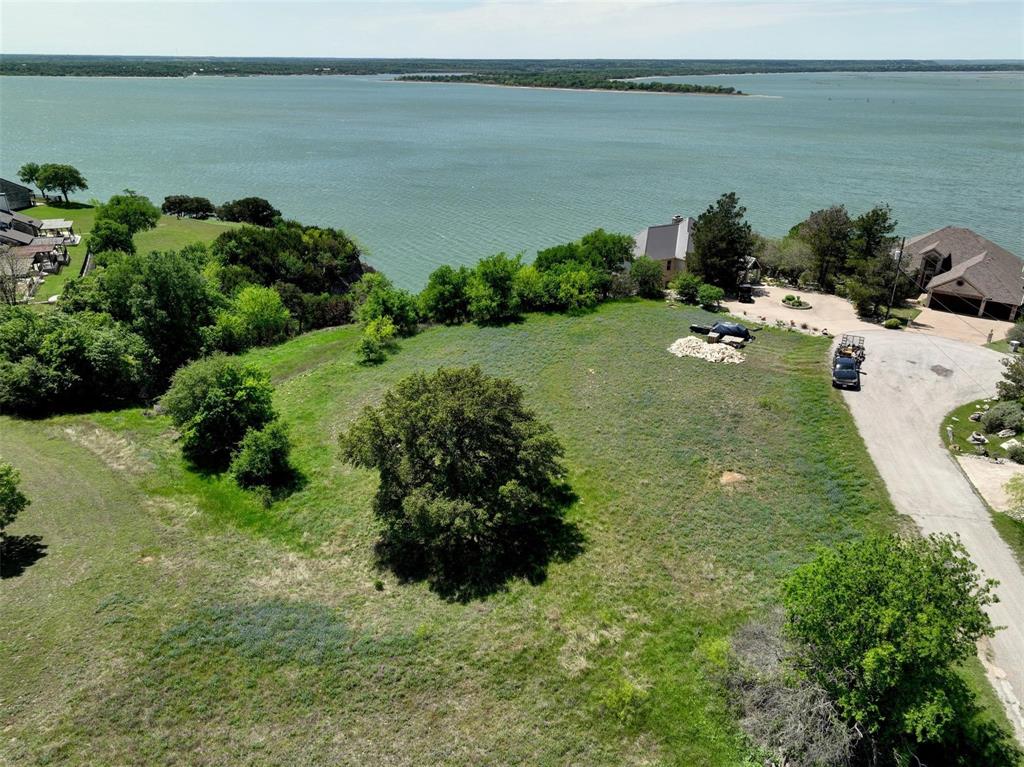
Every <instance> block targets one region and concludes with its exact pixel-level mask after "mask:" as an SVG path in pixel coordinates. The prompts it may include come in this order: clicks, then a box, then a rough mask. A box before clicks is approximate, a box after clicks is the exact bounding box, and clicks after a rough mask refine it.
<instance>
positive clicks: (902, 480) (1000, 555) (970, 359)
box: [844, 330, 1024, 742]
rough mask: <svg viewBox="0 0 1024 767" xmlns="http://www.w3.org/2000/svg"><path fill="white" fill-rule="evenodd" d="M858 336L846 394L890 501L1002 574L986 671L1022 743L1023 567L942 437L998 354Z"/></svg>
mask: <svg viewBox="0 0 1024 767" xmlns="http://www.w3.org/2000/svg"><path fill="white" fill-rule="evenodd" d="M857 332H862V331H857ZM863 335H864V336H865V346H866V348H867V359H866V360H865V363H864V372H865V375H864V377H863V385H862V389H861V391H858V392H844V396H845V397H846V401H847V403H848V404H849V406H850V410H851V411H852V413H853V416H854V419H855V420H856V422H857V427H858V429H859V430H860V433H861V435H862V436H863V437H864V441H865V442H866V443H867V447H868V452H869V453H870V454H871V457H872V458H873V459H874V462H875V465H876V466H878V470H879V472H880V473H881V475H882V478H883V479H884V480H885V482H886V485H888V488H889V493H890V495H891V497H892V500H893V502H894V503H895V504H896V508H897V509H898V510H899V511H900V512H902V513H903V514H907V515H909V516H910V517H912V518H913V519H914V521H915V522H917V524H918V526H919V527H920V528H921V530H922V531H923V532H924V533H926V534H930V533H955V534H957V535H959V536H960V539H961V540H962V541H963V543H964V546H966V547H967V550H968V551H969V552H970V555H971V558H972V559H973V560H974V561H975V563H976V564H977V565H978V566H979V567H980V568H981V570H982V571H983V572H984V574H985V575H986V576H988V577H990V578H995V579H997V580H998V581H999V584H1000V585H999V587H998V589H997V592H998V594H999V598H1000V602H999V603H998V604H995V605H992V607H991V608H990V611H989V612H990V615H991V616H992V621H993V623H994V624H995V625H996V626H998V627H1002V628H1000V629H999V630H998V631H997V633H996V636H995V637H994V638H993V639H992V640H991V645H990V647H989V648H988V650H989V651H988V652H987V653H985V654H986V655H988V658H987V659H985V660H986V669H987V671H988V674H989V678H990V679H991V680H992V683H993V685H994V686H995V688H996V691H997V693H998V694H999V695H1000V697H1001V698H1002V699H1003V703H1004V704H1005V705H1006V709H1007V713H1008V715H1009V717H1010V719H1011V721H1012V722H1013V723H1014V726H1015V728H1016V730H1017V737H1018V739H1019V740H1021V742H1024V711H1022V707H1021V701H1024V573H1022V572H1021V568H1020V566H1019V564H1018V563H1017V560H1016V559H1015V558H1014V555H1013V553H1012V551H1011V550H1010V548H1009V547H1008V546H1007V545H1006V543H1005V542H1004V541H1003V539H1002V538H1001V537H1000V536H999V533H997V532H996V530H995V528H994V527H993V526H992V523H991V520H990V518H989V512H988V510H987V509H986V507H985V505H984V504H983V503H982V501H981V500H980V499H979V498H978V496H977V495H975V493H974V490H973V488H972V487H971V485H970V484H969V483H968V481H967V480H966V479H965V478H964V475H963V474H962V473H961V471H960V469H959V467H958V466H957V465H956V463H955V461H954V460H953V458H952V457H951V456H950V455H949V453H948V452H947V451H946V450H945V448H944V447H943V446H942V444H941V441H940V438H939V428H940V425H941V422H942V418H943V416H944V415H945V414H946V413H948V412H949V411H950V410H952V409H953V408H954V407H956V406H958V405H961V404H963V403H964V402H967V401H969V400H971V399H980V398H983V397H990V396H992V395H993V394H994V393H995V384H996V382H997V381H998V380H999V379H1000V377H1001V375H1002V366H1001V365H1000V358H1001V355H999V354H997V353H996V352H993V351H991V350H989V349H985V348H984V347H980V346H976V345H971V344H967V343H963V342H961V341H955V340H952V339H948V338H939V337H932V336H925V335H922V334H919V333H906V332H899V331H891V330H873V331H867V332H863Z"/></svg>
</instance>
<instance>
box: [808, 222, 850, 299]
mask: <svg viewBox="0 0 1024 767" xmlns="http://www.w3.org/2000/svg"><path fill="white" fill-rule="evenodd" d="M797 231H798V233H799V237H800V239H802V240H803V241H804V242H806V243H807V244H808V245H809V246H810V248H811V253H812V255H813V257H814V261H813V268H814V275H815V280H816V281H817V283H818V286H819V287H821V288H822V289H823V290H832V289H833V288H834V287H835V282H836V277H837V276H838V275H840V274H843V273H844V272H845V270H846V259H847V257H848V256H849V253H850V243H851V241H852V239H853V222H852V221H851V220H850V214H849V213H847V212H846V208H845V207H843V206H842V205H833V206H832V207H831V208H824V209H822V210H816V211H814V212H813V213H811V215H809V216H808V217H807V220H806V221H804V222H803V223H802V224H800V225H799V228H798V230H797Z"/></svg>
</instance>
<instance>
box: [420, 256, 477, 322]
mask: <svg viewBox="0 0 1024 767" xmlns="http://www.w3.org/2000/svg"><path fill="white" fill-rule="evenodd" d="M469 275H470V270H469V269H467V268H466V267H464V266H460V267H459V268H458V269H457V270H456V269H453V268H452V267H450V266H447V265H445V266H442V267H439V268H438V269H435V270H434V271H433V272H431V273H430V277H429V278H428V279H427V286H426V287H425V288H424V289H423V292H422V293H420V311H421V312H422V313H423V316H424V317H426V318H427V319H429V320H430V321H431V322H442V323H444V324H445V325H457V324H459V323H460V322H465V321H466V320H467V319H469V297H468V296H467V295H466V287H467V285H468V283H469Z"/></svg>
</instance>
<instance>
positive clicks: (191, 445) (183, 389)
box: [161, 354, 276, 470]
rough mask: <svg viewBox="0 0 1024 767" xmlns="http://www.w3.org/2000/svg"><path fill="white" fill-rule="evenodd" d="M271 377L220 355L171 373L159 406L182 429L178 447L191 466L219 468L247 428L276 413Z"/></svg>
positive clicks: (263, 421)
mask: <svg viewBox="0 0 1024 767" xmlns="http://www.w3.org/2000/svg"><path fill="white" fill-rule="evenodd" d="M272 397H273V388H272V387H271V385H270V377H269V376H268V375H267V374H266V373H264V372H263V371H261V370H260V369H259V368H257V367H255V366H254V365H250V364H245V363H242V362H240V361H239V360H237V359H234V358H231V357H226V356H224V355H220V354H218V355H214V356H212V357H207V358H206V359H202V360H198V361H196V362H193V363H192V364H191V365H187V366H185V367H183V368H181V369H180V370H179V371H178V372H177V373H175V374H174V378H173V379H172V381H171V387H170V389H168V390H167V393H166V394H164V396H163V398H162V399H161V404H162V405H163V407H164V408H165V409H166V410H167V412H168V414H169V415H170V416H171V420H173V421H174V425H175V426H177V427H178V430H179V431H180V432H181V449H182V453H183V454H184V455H185V457H186V458H187V459H188V460H189V461H191V462H192V463H193V464H194V465H196V466H198V467H200V468H204V469H213V470H220V469H224V468H226V467H227V465H228V463H229V462H230V460H231V454H232V453H233V452H234V451H235V449H236V447H237V446H238V443H239V442H241V441H242V438H243V437H244V436H245V434H246V432H247V431H249V429H260V428H262V427H263V426H265V425H266V424H268V423H270V422H271V421H273V420H274V418H275V417H276V414H275V413H274V407H273V404H272V401H271V400H272Z"/></svg>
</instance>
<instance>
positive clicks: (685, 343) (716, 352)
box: [668, 336, 744, 364]
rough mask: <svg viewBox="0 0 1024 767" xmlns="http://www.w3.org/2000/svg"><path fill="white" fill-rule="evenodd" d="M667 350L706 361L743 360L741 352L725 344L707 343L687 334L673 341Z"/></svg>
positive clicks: (734, 361) (681, 355)
mask: <svg viewBox="0 0 1024 767" xmlns="http://www.w3.org/2000/svg"><path fill="white" fill-rule="evenodd" d="M668 350H669V352H671V353H672V354H674V355H676V356H677V357H696V358H697V359H701V360H706V361H708V362H732V363H734V364H738V363H740V362H743V359H744V357H743V354H742V353H741V352H740V351H738V350H737V349H733V348H732V347H731V346H727V345H725V344H709V343H708V342H707V341H705V340H704V339H702V338H697V336H687V337H686V338H680V339H678V340H677V341H673V342H672V345H671V346H670V347H668Z"/></svg>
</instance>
